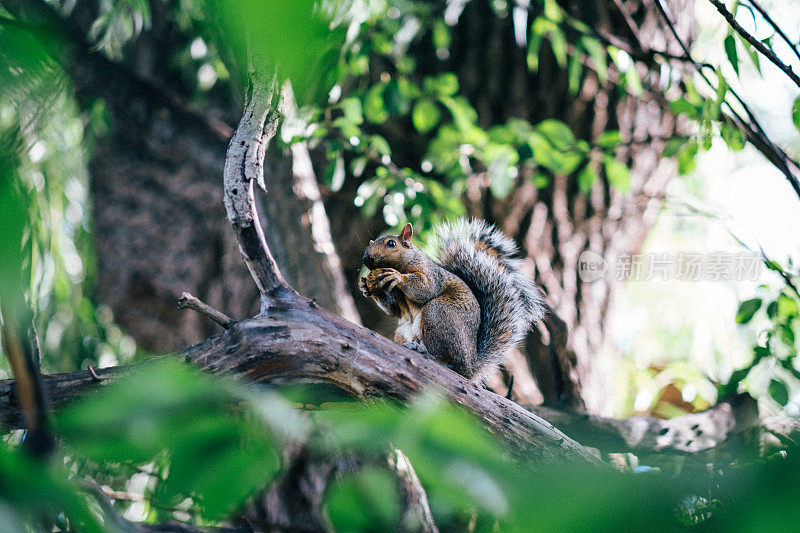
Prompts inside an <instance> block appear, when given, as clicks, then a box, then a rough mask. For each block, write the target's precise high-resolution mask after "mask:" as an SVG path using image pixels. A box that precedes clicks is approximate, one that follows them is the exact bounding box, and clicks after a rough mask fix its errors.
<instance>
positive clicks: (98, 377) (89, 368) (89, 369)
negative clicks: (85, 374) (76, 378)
mask: <svg viewBox="0 0 800 533" xmlns="http://www.w3.org/2000/svg"><path fill="white" fill-rule="evenodd" d="M86 370H88V371H89V374H91V375H92V379H93V380H95V381H103V378H101V377H100V376H98V375H97V372H95V371H94V368H92V365H88V366H87V367H86Z"/></svg>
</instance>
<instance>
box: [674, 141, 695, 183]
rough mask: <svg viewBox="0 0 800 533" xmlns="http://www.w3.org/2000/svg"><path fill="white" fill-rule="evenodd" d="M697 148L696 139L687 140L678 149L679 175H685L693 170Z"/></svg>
mask: <svg viewBox="0 0 800 533" xmlns="http://www.w3.org/2000/svg"><path fill="white" fill-rule="evenodd" d="M697 149H698V144H697V141H689V142H687V143H686V144H684V145H683V147H682V148H681V149H680V150H679V151H678V172H679V173H680V174H681V175H686V174H688V173H689V172H691V171H692V170H694V166H695V157H696V156H697Z"/></svg>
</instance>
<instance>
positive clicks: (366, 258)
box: [363, 252, 375, 269]
mask: <svg viewBox="0 0 800 533" xmlns="http://www.w3.org/2000/svg"><path fill="white" fill-rule="evenodd" d="M363 262H364V266H365V267H367V268H369V269H371V268H372V267H373V266H374V265H375V260H374V259H373V258H372V256H371V255H369V252H364V259H363Z"/></svg>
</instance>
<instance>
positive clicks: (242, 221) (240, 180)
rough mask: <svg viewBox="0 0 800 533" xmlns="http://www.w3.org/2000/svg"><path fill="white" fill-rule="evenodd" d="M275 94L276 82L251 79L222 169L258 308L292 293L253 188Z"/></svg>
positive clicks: (272, 128)
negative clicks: (280, 294) (257, 295)
mask: <svg viewBox="0 0 800 533" xmlns="http://www.w3.org/2000/svg"><path fill="white" fill-rule="evenodd" d="M277 98H278V94H277V86H276V82H275V80H272V81H271V82H267V83H263V80H259V79H255V80H253V82H252V84H251V86H250V90H249V91H248V95H247V98H246V100H245V106H244V113H243V115H242V119H241V121H239V126H238V127H237V128H236V132H235V133H234V134H233V137H232V138H231V142H230V145H228V154H227V157H226V159H225V173H224V178H223V180H224V201H225V209H226V211H227V213H228V220H229V221H230V223H231V225H233V229H234V231H235V232H236V239H237V240H238V241H239V250H240V251H241V253H242V257H244V262H245V264H246V265H247V269H248V270H249V271H250V275H251V276H253V281H255V283H256V286H257V287H258V290H259V292H260V293H261V312H262V313H263V312H264V311H265V310H266V308H267V306H268V304H269V295H270V294H272V293H276V292H279V291H289V292H293V291H292V289H291V287H290V286H289V284H288V283H287V282H286V280H285V279H284V277H283V275H282V274H281V272H280V270H279V269H278V264H277V263H276V262H275V258H274V257H272V254H271V253H270V251H269V246H267V241H266V239H265V238H264V230H263V229H262V228H261V223H260V222H259V218H258V212H257V210H256V202H255V196H254V195H255V187H254V184H258V185H259V186H260V187H261V188H262V189H265V186H264V154H265V153H266V150H267V145H268V144H269V142H270V140H271V139H272V137H274V136H275V132H276V131H277V129H278V113H277V106H276V105H275V102H276V100H277Z"/></svg>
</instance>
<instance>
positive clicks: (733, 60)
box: [723, 33, 739, 76]
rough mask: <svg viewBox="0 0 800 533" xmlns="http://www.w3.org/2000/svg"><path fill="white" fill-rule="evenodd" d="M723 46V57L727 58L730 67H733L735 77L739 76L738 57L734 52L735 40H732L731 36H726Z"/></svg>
mask: <svg viewBox="0 0 800 533" xmlns="http://www.w3.org/2000/svg"><path fill="white" fill-rule="evenodd" d="M723 44H724V46H725V55H726V56H728V61H729V62H730V64H731V66H733V70H734V71H735V72H736V75H737V76H738V75H739V55H738V54H737V52H736V39H734V37H733V35H732V34H730V33H729V34H728V36H727V37H725V41H724V43H723Z"/></svg>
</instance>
